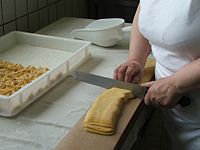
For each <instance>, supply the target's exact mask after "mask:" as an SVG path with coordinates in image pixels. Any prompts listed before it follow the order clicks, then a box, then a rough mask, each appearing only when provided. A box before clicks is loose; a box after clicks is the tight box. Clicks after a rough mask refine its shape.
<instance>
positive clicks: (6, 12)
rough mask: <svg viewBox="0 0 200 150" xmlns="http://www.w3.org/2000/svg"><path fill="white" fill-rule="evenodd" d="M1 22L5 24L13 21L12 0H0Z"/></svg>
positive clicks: (13, 5)
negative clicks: (0, 4) (0, 5)
mask: <svg viewBox="0 0 200 150" xmlns="http://www.w3.org/2000/svg"><path fill="white" fill-rule="evenodd" d="M2 8H3V22H4V23H7V22H9V21H12V20H14V19H15V3H14V0H2Z"/></svg>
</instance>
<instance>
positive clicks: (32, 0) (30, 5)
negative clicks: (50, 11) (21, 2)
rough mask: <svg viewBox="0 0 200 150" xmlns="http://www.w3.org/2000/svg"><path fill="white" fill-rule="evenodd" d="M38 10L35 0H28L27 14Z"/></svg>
mask: <svg viewBox="0 0 200 150" xmlns="http://www.w3.org/2000/svg"><path fill="white" fill-rule="evenodd" d="M37 9H38V3H37V0H28V12H33V11H35V10H37Z"/></svg>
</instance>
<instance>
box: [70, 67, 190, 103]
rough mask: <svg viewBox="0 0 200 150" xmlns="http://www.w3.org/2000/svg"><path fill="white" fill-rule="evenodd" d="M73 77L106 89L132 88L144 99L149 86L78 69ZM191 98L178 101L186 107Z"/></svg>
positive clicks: (135, 93)
mask: <svg viewBox="0 0 200 150" xmlns="http://www.w3.org/2000/svg"><path fill="white" fill-rule="evenodd" d="M72 77H73V78H74V79H75V80H79V81H83V82H86V83H90V84H93V85H96V86H100V87H103V88H106V89H109V88H112V87H117V88H122V89H127V90H130V91H132V92H133V93H134V95H135V96H136V97H138V98H140V99H144V97H145V95H146V93H147V91H148V88H147V87H144V86H141V85H139V84H133V83H128V82H124V81H120V80H114V79H111V78H107V77H103V76H99V75H95V74H90V73H86V72H80V71H76V72H75V73H74V74H73V75H72ZM190 103H191V100H190V99H189V98H188V97H186V96H182V97H181V98H180V100H179V102H178V104H180V105H181V106H182V107H186V106H188V105H190Z"/></svg>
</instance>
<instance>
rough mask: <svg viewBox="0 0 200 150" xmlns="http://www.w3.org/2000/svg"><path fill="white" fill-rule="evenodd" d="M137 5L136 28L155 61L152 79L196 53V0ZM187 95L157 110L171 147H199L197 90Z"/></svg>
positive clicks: (151, 0)
mask: <svg viewBox="0 0 200 150" xmlns="http://www.w3.org/2000/svg"><path fill="white" fill-rule="evenodd" d="M140 5H141V10H140V14H139V22H138V24H139V30H140V32H141V33H142V34H143V36H144V37H145V38H146V39H148V40H149V42H150V44H151V48H152V53H153V55H154V57H155V59H156V61H157V63H156V71H155V75H156V79H159V78H162V77H166V76H169V75H172V74H174V73H175V72H176V71H177V70H179V69H180V68H182V67H183V66H184V65H186V64H188V63H190V62H192V61H193V60H195V59H196V58H197V57H200V0H140ZM188 73H189V72H188ZM187 96H188V97H190V99H191V104H190V106H187V107H184V108H182V107H181V106H179V105H178V106H176V107H175V108H174V109H171V110H170V109H162V110H161V111H162V114H163V116H162V118H163V120H164V125H165V128H166V129H167V131H168V133H169V135H170V137H171V142H172V147H173V149H174V150H200V90H199V91H197V90H196V91H193V92H190V93H188V94H187Z"/></svg>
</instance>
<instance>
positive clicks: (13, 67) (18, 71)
mask: <svg viewBox="0 0 200 150" xmlns="http://www.w3.org/2000/svg"><path fill="white" fill-rule="evenodd" d="M47 71H48V68H46V67H45V68H41V67H34V66H28V67H23V66H22V65H20V64H14V63H11V62H8V61H3V60H0V95H6V96H9V95H12V94H13V93H14V92H16V91H18V90H19V89H21V88H22V87H23V86H25V85H26V84H28V83H30V82H31V81H33V80H34V79H36V78H37V77H39V76H40V75H42V74H44V73H45V72H47Z"/></svg>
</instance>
